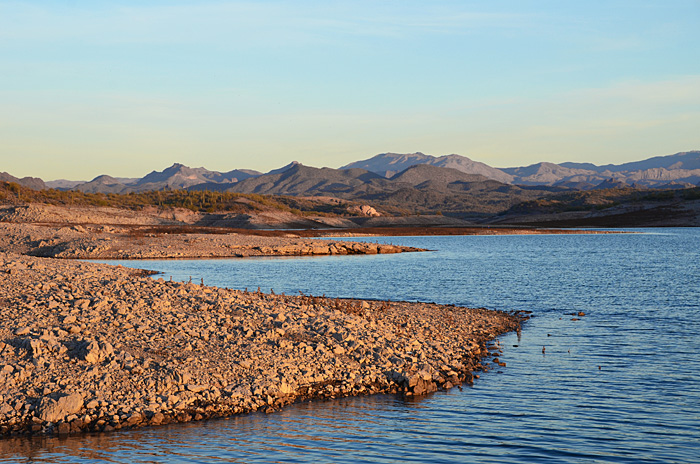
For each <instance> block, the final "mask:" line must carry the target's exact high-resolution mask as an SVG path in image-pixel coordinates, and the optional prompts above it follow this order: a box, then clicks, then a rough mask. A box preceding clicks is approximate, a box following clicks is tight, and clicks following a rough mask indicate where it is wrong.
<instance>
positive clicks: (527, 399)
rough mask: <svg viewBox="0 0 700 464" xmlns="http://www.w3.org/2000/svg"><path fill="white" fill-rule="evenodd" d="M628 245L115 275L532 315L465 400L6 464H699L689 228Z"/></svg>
mask: <svg viewBox="0 0 700 464" xmlns="http://www.w3.org/2000/svg"><path fill="white" fill-rule="evenodd" d="M633 232H635V233H630V234H612V235H609V234H605V235H603V234H601V235H522V236H450V237H382V238H371V239H367V238H365V239H358V240H370V241H379V242H383V243H394V244H402V245H409V246H416V247H422V248H428V249H431V250H434V251H430V252H426V253H406V254H399V255H377V256H329V257H314V258H255V259H232V260H182V261H129V262H124V261H121V262H111V263H113V264H122V265H127V266H133V267H139V268H146V269H154V270H158V271H161V272H162V273H163V274H162V275H161V276H156V278H157V277H163V278H165V279H166V280H167V279H169V278H171V276H172V279H173V280H180V281H183V280H189V279H190V278H191V279H192V281H193V282H197V283H199V282H200V281H201V279H204V283H205V284H207V285H217V286H223V287H229V288H238V289H244V288H248V289H249V290H256V289H257V288H258V287H261V289H262V290H263V291H265V292H269V291H270V289H274V291H275V293H282V292H285V293H287V294H293V293H298V292H299V291H301V292H303V293H304V294H313V295H322V294H325V295H326V296H329V297H336V296H339V297H359V298H373V299H391V300H411V301H427V302H433V301H434V302H438V303H455V304H458V305H464V306H471V307H487V308H494V309H502V310H530V311H533V316H534V317H533V318H532V319H531V320H529V321H528V322H526V323H525V325H524V327H523V330H522V332H521V334H520V336H518V335H517V334H514V333H513V334H507V335H504V336H502V337H500V343H501V346H502V347H503V355H502V356H500V358H501V360H502V361H505V362H506V364H507V366H506V367H503V368H500V370H499V371H496V370H492V371H489V372H488V373H485V374H482V375H481V378H480V379H479V380H477V381H476V382H475V383H474V385H473V386H471V387H467V386H465V387H463V388H462V389H461V390H460V389H457V388H455V389H452V390H450V391H448V392H438V393H435V394H432V395H429V396H426V397H423V398H418V399H404V398H402V397H399V396H395V395H378V396H372V397H360V398H345V399H339V400H334V401H316V402H310V403H303V404H297V405H292V406H291V407H288V408H286V409H284V410H283V411H280V412H276V413H273V414H268V415H266V414H250V415H246V416H240V417H235V418H231V419H229V420H214V421H208V422H201V423H189V424H177V425H169V426H165V427H160V428H152V429H141V430H134V431H125V432H119V433H112V434H103V435H85V436H75V437H67V438H53V437H52V438H17V439H12V440H6V441H5V443H4V444H3V445H2V448H0V449H2V451H3V456H2V457H0V462H32V463H40V462H66V463H67V462H71V463H78V462H84V463H94V462H102V461H107V462H115V463H116V462H118V463H132V462H183V463H195V462H197V463H199V462H341V463H356V462H368V463H369V462H373V463H388V462H435V463H441V462H444V463H462V462H494V463H496V462H498V463H504V462H506V463H511V462H512V463H531V462H547V463H570V462H596V463H598V462H622V463H668V462H677V463H691V462H699V461H700V381H699V380H698V378H699V375H698V372H700V230H698V229H680V228H670V229H646V230H635V231H633ZM579 312H583V313H585V315H584V316H581V317H579V316H572V314H574V313H575V314H578V313H579ZM574 319H578V320H574ZM543 347H544V348H545V352H544V353H543Z"/></svg>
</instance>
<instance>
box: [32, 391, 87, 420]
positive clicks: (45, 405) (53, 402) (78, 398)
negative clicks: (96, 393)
mask: <svg viewBox="0 0 700 464" xmlns="http://www.w3.org/2000/svg"><path fill="white" fill-rule="evenodd" d="M82 408H83V397H82V395H80V394H79V393H73V394H69V395H60V396H58V397H57V398H52V397H49V396H44V397H43V398H42V399H41V404H40V405H39V410H38V414H39V417H40V418H41V420H43V421H45V422H58V421H60V420H62V419H63V418H64V417H66V416H68V415H70V414H76V413H78V412H80V410H81V409H82Z"/></svg>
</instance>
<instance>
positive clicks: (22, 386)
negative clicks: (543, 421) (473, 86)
mask: <svg viewBox="0 0 700 464" xmlns="http://www.w3.org/2000/svg"><path fill="white" fill-rule="evenodd" d="M0 275H1V280H0V282H1V283H0V287H1V288H2V292H1V294H2V297H0V320H2V325H1V326H0V384H1V385H3V388H2V390H1V391H0V435H12V434H22V433H36V434H65V433H77V432H81V431H110V430H116V429H121V428H131V427H141V426H146V425H158V424H166V423H171V422H187V421H192V420H201V419H206V418H213V417H222V416H229V415H232V414H240V413H245V412H249V411H256V410H264V411H272V410H275V409H277V408H280V407H282V406H284V405H286V404H289V403H291V402H294V401H301V400H304V399H308V398H335V397H340V396H348V395H364V394H371V393H378V392H402V393H404V394H406V395H421V394H424V393H428V392H431V391H435V390H437V389H439V388H450V387H452V386H455V385H459V384H461V383H463V382H471V381H472V379H473V377H472V372H474V371H476V370H479V369H483V368H484V366H483V365H482V363H481V360H482V358H483V357H484V356H487V355H488V354H489V348H488V347H487V343H488V342H489V341H490V340H493V338H494V337H496V336H497V335H499V334H501V333H504V332H507V331H512V330H518V329H519V327H520V321H521V320H522V317H521V316H520V315H513V314H506V313H502V312H496V311H489V310H485V309H468V308H461V307H455V306H441V305H436V304H423V303H405V302H388V301H361V300H339V299H329V298H325V297H314V296H307V295H275V294H266V293H262V292H260V291H259V289H258V290H255V291H251V290H252V289H251V290H249V291H236V290H229V289H225V288H215V287H207V286H203V285H200V284H193V283H181V282H169V281H164V280H163V279H157V280H156V279H153V278H151V277H148V276H145V275H144V273H142V272H139V271H135V270H133V269H128V268H124V267H121V266H109V265H104V264H98V263H89V262H80V261H73V260H57V259H48V258H38V257H31V256H26V255H19V254H15V253H1V254H0Z"/></svg>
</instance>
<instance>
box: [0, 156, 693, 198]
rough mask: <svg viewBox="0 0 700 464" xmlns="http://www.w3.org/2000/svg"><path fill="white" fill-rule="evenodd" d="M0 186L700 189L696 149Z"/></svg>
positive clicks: (179, 172)
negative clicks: (600, 160) (609, 158)
mask: <svg viewBox="0 0 700 464" xmlns="http://www.w3.org/2000/svg"><path fill="white" fill-rule="evenodd" d="M416 166H421V167H420V168H416ZM428 167H429V168H428ZM464 175H467V176H469V177H464ZM0 180H5V181H9V182H17V183H19V184H22V185H24V186H26V187H30V188H33V189H43V188H58V189H61V190H79V191H83V192H89V193H97V192H101V193H129V192H142V191H149V190H168V189H169V190H174V189H194V190H203V189H208V190H218V191H233V192H241V193H266V194H278V195H298V196H303V195H306V196H311V195H327V196H339V197H352V198H356V197H363V196H366V197H371V196H377V195H382V194H384V195H385V194H388V193H395V192H396V191H399V190H401V189H403V188H412V189H418V190H422V191H426V190H430V189H435V190H437V191H446V189H448V190H452V191H454V190H462V191H464V190H465V189H471V190H473V189H474V188H475V186H476V185H477V184H479V183H481V184H480V188H481V189H484V188H490V189H492V190H493V189H499V188H500V189H504V188H506V186H509V187H515V188H520V189H525V190H527V189H531V188H533V187H537V189H541V190H548V191H552V189H555V190H556V191H560V190H591V189H596V188H614V187H625V186H631V187H636V188H664V189H669V188H686V187H693V186H695V185H697V184H699V183H700V151H698V150H696V151H688V152H682V153H676V154H674V155H669V156H657V157H654V158H649V159H646V160H642V161H636V162H631V163H624V164H619V165H613V164H608V165H604V166H597V165H594V164H591V163H561V164H554V163H547V162H542V163H537V164H533V165H530V166H521V167H511V168H500V169H499V168H495V167H491V166H488V165H487V164H484V163H481V162H478V161H473V160H471V159H469V158H467V157H465V156H460V155H446V156H439V157H435V156H431V155H426V154H423V153H409V154H400V153H382V154H379V155H376V156H374V157H372V158H369V159H366V160H362V161H356V162H353V163H350V164H348V165H346V166H343V167H341V168H339V169H333V168H314V167H308V166H304V165H302V164H300V163H297V162H292V163H290V164H288V165H287V166H284V167H282V168H279V169H275V170H273V171H270V172H268V173H264V174H263V173H261V172H258V171H254V170H249V169H234V170H232V171H228V172H218V171H210V170H208V169H206V168H203V167H199V168H191V167H188V166H185V165H182V164H179V163H175V164H173V165H172V166H170V167H168V168H166V169H164V170H163V171H153V172H151V173H149V174H147V175H146V176H144V177H141V178H115V177H111V176H109V175H101V176H98V177H96V178H95V179H93V180H91V181H89V182H78V181H70V180H65V179H61V180H57V181H48V182H44V181H43V180H41V179H38V178H33V177H25V178H23V179H18V178H16V177H13V176H11V175H10V174H8V173H0ZM489 181H491V183H489ZM467 184H469V187H467Z"/></svg>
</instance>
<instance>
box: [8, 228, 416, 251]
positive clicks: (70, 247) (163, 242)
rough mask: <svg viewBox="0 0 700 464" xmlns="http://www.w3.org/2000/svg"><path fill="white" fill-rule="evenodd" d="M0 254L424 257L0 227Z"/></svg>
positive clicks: (335, 247) (236, 240) (208, 238)
mask: <svg viewBox="0 0 700 464" xmlns="http://www.w3.org/2000/svg"><path fill="white" fill-rule="evenodd" d="M0 250H6V251H12V252H17V253H21V254H25V255H31V256H39V257H46V258H68V259H172V258H179V259H183V258H244V257H253V256H316V255H350V254H381V253H403V252H412V251H425V250H421V249H418V248H413V247H407V246H399V245H390V244H380V243H361V242H347V241H335V240H332V241H331V240H321V239H309V238H299V237H297V236H294V235H292V234H288V236H286V237H279V236H277V237H266V236H260V235H251V234H241V233H201V232H200V233H168V232H165V233H163V232H150V231H149V229H145V230H144V229H140V228H133V227H126V226H124V225H116V226H107V225H94V224H93V225H91V224H85V225H80V224H76V225H64V224H61V225H53V224H15V223H2V227H0Z"/></svg>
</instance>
